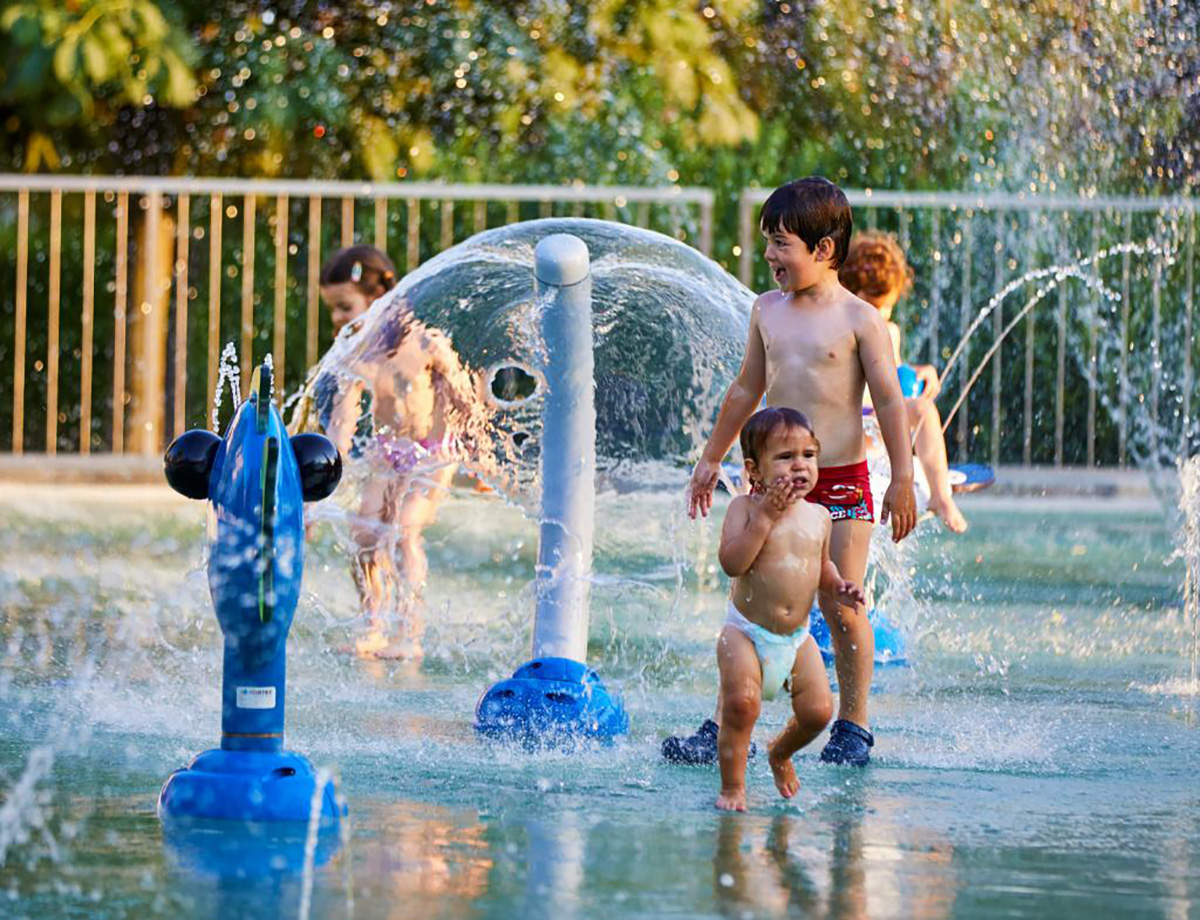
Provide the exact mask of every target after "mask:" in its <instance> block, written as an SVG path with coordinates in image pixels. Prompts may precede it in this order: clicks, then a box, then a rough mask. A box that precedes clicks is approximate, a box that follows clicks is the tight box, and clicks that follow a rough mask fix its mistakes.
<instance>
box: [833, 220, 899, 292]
mask: <svg viewBox="0 0 1200 920" xmlns="http://www.w3.org/2000/svg"><path fill="white" fill-rule="evenodd" d="M838 280H839V281H841V282H842V286H843V287H845V288H846V289H847V290H849V291H850V292H851V293H852V294H857V295H858V296H859V297H864V296H865V297H886V296H887V295H889V294H891V293H893V292H895V293H896V294H897V295H898V296H903V295H904V294H906V293H907V292H908V289H909V288H910V287H912V269H911V268H909V266H908V260H907V259H906V258H904V250H903V249H901V248H900V244H899V243H897V242H896V238H895V237H894V236H892V235H891V234H890V233H880V232H878V231H876V230H868V231H866V232H865V233H859V234H857V235H856V236H855V237H854V242H852V243H851V244H850V254H849V255H848V256H847V257H846V261H845V262H844V263H843V264H842V267H841V268H839V269H838Z"/></svg>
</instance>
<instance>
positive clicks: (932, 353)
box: [929, 207, 942, 367]
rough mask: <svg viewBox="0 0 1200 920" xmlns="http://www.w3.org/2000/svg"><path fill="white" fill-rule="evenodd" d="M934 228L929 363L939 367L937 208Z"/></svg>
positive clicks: (933, 214)
mask: <svg viewBox="0 0 1200 920" xmlns="http://www.w3.org/2000/svg"><path fill="white" fill-rule="evenodd" d="M930 217H931V218H932V223H933V228H932V231H931V232H932V234H933V249H932V250H930V253H929V257H930V258H931V259H932V260H933V277H932V279H930V291H929V363H930V364H932V365H934V366H935V367H936V366H937V363H938V360H939V359H940V357H941V355H939V354H938V352H939V351H941V348H940V346H939V342H938V326H939V325H941V318H942V317H941V314H942V285H941V280H942V250H941V245H942V212H941V211H939V210H938V209H937V208H936V207H935V208H932V209H931V213H930Z"/></svg>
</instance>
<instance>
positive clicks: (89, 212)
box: [79, 191, 96, 457]
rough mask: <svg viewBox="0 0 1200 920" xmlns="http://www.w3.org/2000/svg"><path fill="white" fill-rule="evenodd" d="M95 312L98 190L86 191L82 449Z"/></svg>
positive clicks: (88, 440) (87, 439)
mask: <svg viewBox="0 0 1200 920" xmlns="http://www.w3.org/2000/svg"><path fill="white" fill-rule="evenodd" d="M95 316H96V193H95V192H94V191H88V192H85V193H84V195H83V329H82V339H83V341H82V343H81V350H82V354H81V355H80V356H79V453H80V454H82V455H83V456H85V457H86V456H87V455H88V454H90V453H91V452H92V338H93V335H94V330H95Z"/></svg>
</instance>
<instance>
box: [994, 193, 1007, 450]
mask: <svg viewBox="0 0 1200 920" xmlns="http://www.w3.org/2000/svg"><path fill="white" fill-rule="evenodd" d="M992 248H993V250H994V252H995V256H996V262H995V268H994V274H993V276H992V290H993V291H994V292H996V293H999V292H1000V289H1001V288H1002V287H1004V212H1003V211H999V210H997V211H996V240H995V242H994V244H993V247H992ZM1003 331H1004V304H1003V303H998V304H996V309H995V310H994V311H993V313H992V335H993V336H995V340H996V342H997V343H998V342H999V341H1000V334H1001V333H1002V332H1003ZM1003 356H1004V349H1003V348H1000V347H997V348H996V353H995V354H994V355H992V466H999V465H1000V430H1001V415H1002V413H1003V412H1004V405H1003V403H1001V401H1000V385H1001V383H1002V380H1001V360H1002V358H1003Z"/></svg>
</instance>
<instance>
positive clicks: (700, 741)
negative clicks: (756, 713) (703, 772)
mask: <svg viewBox="0 0 1200 920" xmlns="http://www.w3.org/2000/svg"><path fill="white" fill-rule="evenodd" d="M718 731H720V727H719V726H718V725H717V723H716V722H714V721H713V720H712V719H705V720H704V724H703V725H701V726H700V727H699V728H698V729H697V730H696V733H695V734H693V735H689V736H688V737H686V738H681V737H680V736H679V735H672V736H671V737H670V738H667V739H665V740H664V741H663V743H662V756H663V760H665V761H666V762H667V763H682V764H688V765H690V766H695V765H698V764H708V763H716V762H717V732H718ZM757 753H758V748H757V746H756V745H755V744H754V742H753V741H751V742H750V753H749V759H753V758H754V755H755V754H757Z"/></svg>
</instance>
